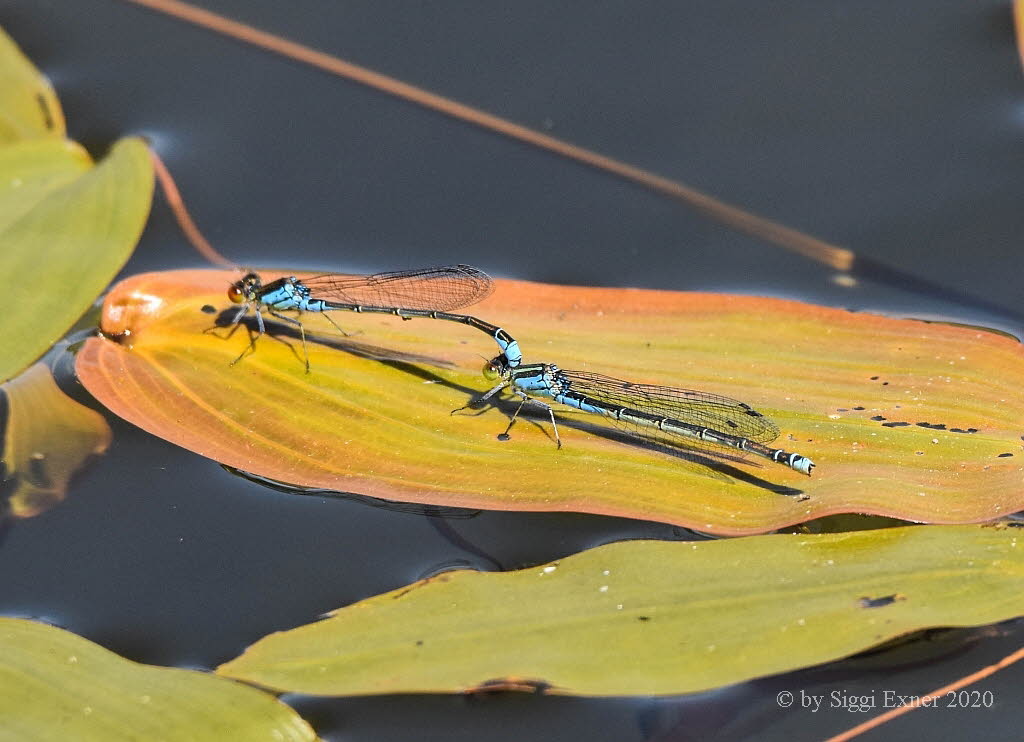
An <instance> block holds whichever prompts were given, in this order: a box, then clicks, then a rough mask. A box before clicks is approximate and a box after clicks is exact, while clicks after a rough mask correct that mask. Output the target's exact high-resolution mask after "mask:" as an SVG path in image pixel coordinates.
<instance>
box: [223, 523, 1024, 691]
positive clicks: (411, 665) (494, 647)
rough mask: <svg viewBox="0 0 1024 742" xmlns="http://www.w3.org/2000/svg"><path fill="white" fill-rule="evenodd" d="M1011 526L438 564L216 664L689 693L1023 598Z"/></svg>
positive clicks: (354, 685) (302, 684)
mask: <svg viewBox="0 0 1024 742" xmlns="http://www.w3.org/2000/svg"><path fill="white" fill-rule="evenodd" d="M1019 536H1020V534H1018V532H1017V531H1016V529H1011V528H996V527H992V526H988V527H981V526H929V527H923V526H917V527H904V528H894V529H886V530H881V531H859V532H856V533H848V534H829V535H819V536H808V535H792V536H789V535H786V536H782V535H777V536H755V537H748V538H742V539H734V540H729V541H709V542H702V543H680V542H662V541H628V542H622V543H616V544H609V545H607V546H601V547H598V548H596V549H592V550H590V551H586V552H583V553H581V554H575V555H573V556H569V557H566V558H565V559H561V560H559V561H557V562H552V563H551V564H549V565H546V566H540V567H529V568H527V569H522V570H519V571H516V572H501V573H481V572H472V571H459V572H449V573H445V574H442V575H440V576H437V577H433V578H430V579H427V580H421V581H420V582H417V583H414V584H412V585H410V586H408V587H405V588H402V589H400V590H395V591H393V592H390V593H385V594H383V595H378V596H376V597H373V598H369V599H367V600H363V601H361V602H359V603H355V604H354V605H350V606H348V607H347V608H342V609H340V610H338V611H335V612H334V613H333V614H332V615H331V617H330V618H328V619H327V620H324V621H319V622H317V623H314V624H309V625H307V626H301V627H299V628H297V629H292V630H291V631H283V632H279V633H275V634H271V635H270V636H267V637H265V638H263V639H261V640H260V641H259V642H257V643H256V644H254V645H253V646H251V647H249V649H247V650H246V651H245V653H244V654H242V655H241V656H240V657H238V658H236V659H234V660H231V661H230V662H228V663H226V664H224V665H221V666H220V667H219V668H218V669H217V672H218V673H220V674H222V675H226V676H228V677H233V678H237V679H239V680H245V681H247V682H251V683H257V684H259V685H262V686H265V687H267V688H273V689H275V690H279V691H289V692H299V693H311V694H318V695H361V694H376V693H439V692H448V693H451V692H459V691H466V690H472V689H475V688H481V687H513V688H517V687H540V688H544V689H548V688H549V689H551V690H553V691H555V692H558V693H574V694H582V695H598V696H604V695H630V694H643V695H647V694H670V693H691V692H695V691H700V690H706V689H709V688H716V687H719V686H722V685H727V684H729V683H736V682H740V681H743V680H747V679H750V678H756V677H761V676H763V675H770V674H774V673H779V672H785V671H787V670H792V669H795V668H800V667H807V666H809V665H814V664H818V663H822V662H827V661H829V660H834V659H837V658H840V657H845V656H847V655H850V654H853V653H855V652H858V651H860V650H863V649H865V648H867V647H871V646H874V645H877V644H880V643H882V642H884V641H886V640H888V639H891V638H892V637H895V636H899V635H901V634H905V633H908V632H911V631H915V630H918V629H921V628H925V627H931V626H974V625H981V624H987V623H992V622H995V621H1001V620H1004V619H1008V618H1012V617H1015V616H1018V615H1020V614H1022V613H1024V589H1022V588H1024V551H1022V549H1024V544H1022V548H1017V539H1018V537H1019Z"/></svg>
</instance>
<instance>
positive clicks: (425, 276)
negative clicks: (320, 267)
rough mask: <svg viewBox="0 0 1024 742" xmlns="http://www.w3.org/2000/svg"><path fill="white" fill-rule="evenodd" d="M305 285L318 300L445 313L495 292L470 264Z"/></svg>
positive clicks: (336, 276)
mask: <svg viewBox="0 0 1024 742" xmlns="http://www.w3.org/2000/svg"><path fill="white" fill-rule="evenodd" d="M302 283H303V284H305V286H306V287H307V288H308V289H309V291H310V294H311V296H312V298H314V299H323V300H325V301H331V302H335V303H338V304H360V305H362V306H370V307H404V308H406V309H436V310H438V311H441V312H446V311H449V310H452V309H458V308H460V307H465V306H469V305H470V304H476V303H477V302H478V301H482V300H483V299H485V298H487V297H488V296H490V294H491V292H492V291H493V290H494V282H493V281H492V280H491V277H490V276H488V275H487V274H486V273H484V272H483V271H482V270H480V269H478V268H474V267H473V266H470V265H444V266H440V267H438V268H423V269H420V270H411V271H392V272H390V273H374V274H373V275H371V276H354V275H346V274H343V273H327V274H325V275H322V276H314V277H313V278H304V279H302Z"/></svg>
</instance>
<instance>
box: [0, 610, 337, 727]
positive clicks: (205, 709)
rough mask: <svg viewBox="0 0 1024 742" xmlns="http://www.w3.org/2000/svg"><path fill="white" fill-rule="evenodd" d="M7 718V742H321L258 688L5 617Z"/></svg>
mask: <svg viewBox="0 0 1024 742" xmlns="http://www.w3.org/2000/svg"><path fill="white" fill-rule="evenodd" d="M0 719H2V723H0V742H32V741H33V740H39V741H40V742H42V740H68V741H69V742H70V740H74V742H92V741H93V740H95V742H119V741H120V740H124V741H125V742H128V741H129V740H131V741H133V742H134V741H136V740H161V741H162V742H175V741H176V740H181V741H182V742H186V741H187V742H203V740H211V741H215V742H223V740H281V741H282V742H285V741H289V740H294V741H295V742H299V741H300V740H315V739H316V738H317V737H316V734H315V733H314V732H313V730H312V729H311V728H310V726H309V725H308V724H307V723H306V722H305V721H304V720H303V719H302V718H300V717H299V716H298V715H297V714H296V713H295V712H294V711H292V710H291V709H290V708H288V707H287V706H285V705H284V704H283V703H281V702H279V701H278V700H277V699H275V698H274V697H273V696H270V695H267V694H266V693H263V692H262V691H258V690H256V689H255V688H248V687H246V686H244V685H239V684H238V683H234V682H231V681H228V680H224V679H222V678H218V677H215V676H213V675H209V674H207V673H202V672H195V671H192V670H180V669H177V668H165V667H153V666H151V665H140V664H138V663H135V662H130V661H128V660H126V659H123V658H121V657H119V656H117V655H116V654H114V653H113V652H109V651H107V650H106V649H104V648H103V647H100V646H98V645H96V644H93V643H92V642H90V641H87V640H85V639H83V638H81V637H79V636H75V635H74V634H72V633H70V632H67V631H63V630H61V629H57V628H54V627H52V626H46V625H44V624H40V623H35V622H33V621H25V620H21V619H15V618H0Z"/></svg>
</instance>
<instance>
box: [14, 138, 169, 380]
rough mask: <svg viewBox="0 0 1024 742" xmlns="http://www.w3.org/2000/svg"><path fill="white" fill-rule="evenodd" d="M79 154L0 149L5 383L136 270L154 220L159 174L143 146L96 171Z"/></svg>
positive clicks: (132, 142) (123, 146)
mask: <svg viewBox="0 0 1024 742" xmlns="http://www.w3.org/2000/svg"><path fill="white" fill-rule="evenodd" d="M86 164H87V159H86V157H85V155H84V153H83V152H82V150H81V149H80V148H79V147H77V145H74V144H70V143H66V142H62V141H55V142H27V143H21V144H16V145H12V146H10V147H7V148H0V184H3V186H0V244H3V250H0V275H3V276H4V277H5V278H6V281H5V286H4V312H3V315H2V316H0V343H2V344H3V347H4V353H3V354H2V355H0V381H3V380H6V379H9V378H11V377H12V376H14V375H15V374H17V373H18V372H20V371H21V370H22V369H24V368H25V367H26V366H28V365H29V364H30V363H31V362H32V361H34V360H35V359H36V358H38V357H39V356H40V355H42V353H44V352H45V351H46V350H47V349H48V348H49V347H50V346H51V345H52V344H53V343H54V342H56V341H57V340H58V339H59V338H60V337H61V336H62V335H63V334H64V333H65V332H66V331H67V329H68V328H69V327H70V326H71V325H72V324H73V323H74V322H75V320H77V319H78V318H79V317H80V316H81V315H82V313H83V312H85V311H86V310H87V309H88V308H89V306H91V305H92V303H93V301H94V300H95V299H96V297H97V296H98V295H99V294H100V292H102V291H103V289H104V288H105V287H106V286H107V284H108V283H109V282H110V281H111V279H112V278H113V277H114V276H115V275H116V274H117V271H118V270H120V269H121V267H122V266H123V265H124V264H125V262H126V261H127V260H128V257H129V256H130V255H131V253H132V250H133V249H134V248H135V244H136V242H137V241H138V238H139V235H140V234H141V233H142V228H143V226H144V225H145V222H146V217H147V215H148V214H149V206H150V200H151V198H152V193H153V171H152V166H151V164H150V159H149V151H148V149H147V148H146V145H145V143H144V142H143V141H142V140H140V139H134V138H128V139H122V140H120V141H119V142H117V143H116V144H115V145H114V147H113V148H112V149H111V151H110V154H109V155H108V156H107V157H106V158H105V159H104V160H103V161H102V162H100V163H99V164H98V165H97V166H96V167H94V168H92V169H89V170H86V169H85V165H86Z"/></svg>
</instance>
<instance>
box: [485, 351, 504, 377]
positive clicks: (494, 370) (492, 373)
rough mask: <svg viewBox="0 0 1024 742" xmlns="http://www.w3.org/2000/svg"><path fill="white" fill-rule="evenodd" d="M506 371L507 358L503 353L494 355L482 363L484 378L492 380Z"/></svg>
mask: <svg viewBox="0 0 1024 742" xmlns="http://www.w3.org/2000/svg"><path fill="white" fill-rule="evenodd" d="M506 373H508V359H507V358H506V357H505V354H504V353H502V354H501V355H500V356H495V357H494V358H492V359H491V360H489V361H488V362H487V363H485V364H484V378H485V379H487V380H489V381H494V380H495V379H497V378H498V377H499V376H504V375H505V374H506Z"/></svg>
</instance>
